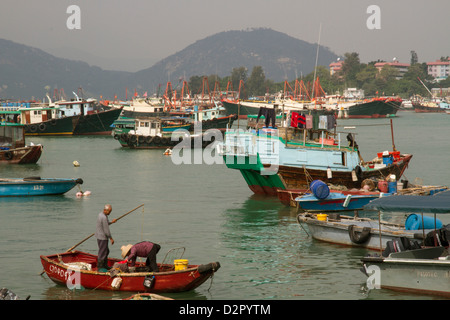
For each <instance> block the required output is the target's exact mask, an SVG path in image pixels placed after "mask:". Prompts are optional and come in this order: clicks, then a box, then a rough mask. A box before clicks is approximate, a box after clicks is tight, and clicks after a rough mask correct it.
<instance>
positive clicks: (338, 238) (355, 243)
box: [297, 214, 432, 250]
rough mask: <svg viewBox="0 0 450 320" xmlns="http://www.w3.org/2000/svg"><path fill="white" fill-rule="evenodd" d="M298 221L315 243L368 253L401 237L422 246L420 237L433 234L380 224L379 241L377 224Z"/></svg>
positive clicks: (302, 217) (344, 220)
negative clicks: (360, 248) (326, 243)
mask: <svg viewBox="0 0 450 320" xmlns="http://www.w3.org/2000/svg"><path fill="white" fill-rule="evenodd" d="M297 221H298V223H299V224H300V225H301V224H306V225H307V226H308V229H309V232H310V233H311V236H312V237H313V238H314V239H316V240H319V241H324V242H328V243H334V244H339V245H345V246H352V247H363V248H367V249H371V250H384V249H385V248H386V243H387V242H388V241H392V240H395V239H399V238H400V237H405V238H408V239H410V240H415V241H418V242H421V241H423V234H424V233H425V234H427V233H428V232H430V231H432V230H425V231H424V230H405V227H404V226H402V225H396V224H390V223H386V222H381V241H380V223H379V221H378V220H372V219H364V218H354V217H348V216H342V215H339V217H338V218H336V219H332V218H330V217H329V218H328V220H326V221H322V220H319V219H317V217H316V216H315V215H311V214H299V215H298V216H297ZM364 228H368V229H367V231H364ZM362 234H364V236H362ZM380 246H381V248H380Z"/></svg>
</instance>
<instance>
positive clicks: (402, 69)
mask: <svg viewBox="0 0 450 320" xmlns="http://www.w3.org/2000/svg"><path fill="white" fill-rule="evenodd" d="M385 65H389V66H391V67H394V68H395V69H397V71H398V75H397V77H396V79H397V80H398V79H401V78H403V75H404V74H405V73H406V72H408V68H409V66H410V64H409V63H400V62H398V60H395V61H394V62H377V63H375V68H377V69H378V72H381V69H383V67H384V66H385Z"/></svg>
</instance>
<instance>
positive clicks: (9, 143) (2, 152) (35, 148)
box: [0, 111, 43, 164]
mask: <svg viewBox="0 0 450 320" xmlns="http://www.w3.org/2000/svg"><path fill="white" fill-rule="evenodd" d="M19 114H20V112H18V111H8V112H7V113H2V117H8V116H16V117H17V116H18V115H19ZM42 149H43V147H42V145H40V144H39V145H34V144H30V145H28V146H27V145H26V144H25V130H24V126H23V125H21V124H19V123H14V122H9V121H2V122H1V123H0V163H6V164H30V163H36V162H37V161H38V160H39V158H40V157H41V154H42Z"/></svg>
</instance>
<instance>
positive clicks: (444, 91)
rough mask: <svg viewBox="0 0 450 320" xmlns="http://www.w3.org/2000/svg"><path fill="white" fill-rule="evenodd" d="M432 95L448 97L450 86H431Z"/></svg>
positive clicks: (449, 95)
mask: <svg viewBox="0 0 450 320" xmlns="http://www.w3.org/2000/svg"><path fill="white" fill-rule="evenodd" d="M431 94H432V95H433V97H450V88H431Z"/></svg>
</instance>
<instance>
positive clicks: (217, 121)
mask: <svg viewBox="0 0 450 320" xmlns="http://www.w3.org/2000/svg"><path fill="white" fill-rule="evenodd" d="M214 103H215V102H214ZM224 110H225V109H224V108H223V106H221V105H218V104H217V103H215V106H214V107H200V108H199V107H198V106H197V105H195V106H194V109H193V110H192V111H185V112H182V113H179V115H181V116H187V117H189V118H190V119H191V121H192V124H193V125H197V126H199V125H200V126H201V130H202V131H206V130H209V129H219V130H225V129H226V128H231V127H232V126H233V123H234V121H235V120H236V119H237V114H229V115H224V114H223V113H224ZM172 114H174V115H175V114H177V113H172Z"/></svg>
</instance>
